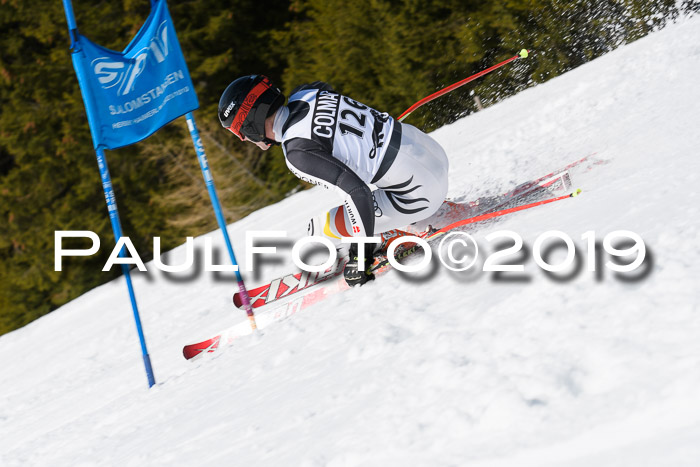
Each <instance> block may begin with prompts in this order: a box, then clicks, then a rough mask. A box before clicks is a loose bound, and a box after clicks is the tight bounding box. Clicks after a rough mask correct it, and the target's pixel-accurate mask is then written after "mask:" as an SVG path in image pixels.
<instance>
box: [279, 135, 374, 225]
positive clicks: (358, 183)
mask: <svg viewBox="0 0 700 467" xmlns="http://www.w3.org/2000/svg"><path fill="white" fill-rule="evenodd" d="M284 145H285V149H286V157H287V162H288V163H289V164H290V165H291V166H292V167H294V169H295V170H296V173H295V175H296V176H297V177H300V178H302V179H303V176H304V175H309V176H310V179H311V180H313V179H318V180H320V181H322V182H325V183H327V184H329V185H334V186H337V187H338V188H340V189H341V190H342V191H344V192H345V193H347V195H348V196H349V197H350V199H351V200H352V204H353V205H354V208H355V209H356V212H355V213H352V212H351V213H348V215H349V216H350V218H351V219H352V216H353V214H356V215H358V216H359V218H360V221H361V222H362V227H363V228H364V231H365V235H366V236H368V237H373V236H374V197H373V196H372V190H370V188H369V186H367V184H366V183H365V182H364V181H363V180H362V179H361V178H360V177H358V176H357V174H356V173H355V172H353V171H352V170H351V169H350V168H349V167H348V166H347V165H345V164H343V163H342V162H341V161H339V160H338V159H336V158H334V157H333V156H332V155H331V154H329V153H328V151H327V150H326V149H324V148H323V146H321V145H320V144H319V143H317V142H315V141H312V140H309V139H306V138H293V139H290V140H289V141H285V143H284ZM346 206H348V205H347V204H346Z"/></svg>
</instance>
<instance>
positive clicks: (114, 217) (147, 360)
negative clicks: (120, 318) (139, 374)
mask: <svg viewBox="0 0 700 467" xmlns="http://www.w3.org/2000/svg"><path fill="white" fill-rule="evenodd" d="M63 10H64V11H65V13H66V21H67V22H68V31H69V33H70V39H71V44H70V47H71V49H73V48H74V47H75V40H76V34H77V30H78V26H77V24H76V22H75V15H74V13H73V5H72V3H71V0H63ZM88 115H89V113H88ZM88 118H89V117H88ZM90 130H91V131H92V126H91V127H90ZM95 154H96V155H97V166H98V167H99V169H100V179H101V180H102V189H103V190H104V193H105V201H106V202H107V211H109V220H110V222H111V223H112V231H113V232H114V242H115V243H117V242H119V239H120V238H121V237H122V225H121V222H120V221H119V212H118V211H117V198H116V197H115V196H114V189H113V188H112V178H111V177H110V176H109V168H108V167H107V160H106V159H105V152H104V148H103V147H102V146H99V147H98V148H97V149H96V150H95ZM119 256H120V257H122V258H123V257H124V256H125V254H124V247H122V249H121V250H120V251H119ZM121 267H122V272H123V273H124V278H125V279H126V287H127V289H128V290H129V299H130V300H131V309H132V310H133V312H134V321H136V331H138V333H139V341H140V342H141V353H142V354H143V364H144V366H145V367H146V376H147V377H148V387H149V388H150V387H153V386H154V385H155V384H156V380H155V377H154V376H153V367H152V366H151V357H150V356H149V355H148V349H147V348H146V338H145V337H144V335H143V328H142V327H141V317H140V316H139V309H138V306H137V305H136V295H135V294H134V285H133V284H132V282H131V274H130V272H129V265H128V264H122V265H121Z"/></svg>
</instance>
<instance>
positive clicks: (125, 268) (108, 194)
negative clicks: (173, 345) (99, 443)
mask: <svg viewBox="0 0 700 467" xmlns="http://www.w3.org/2000/svg"><path fill="white" fill-rule="evenodd" d="M95 154H96V155H97V165H98V167H99V168H100V178H101V179H102V189H103V190H104V192H105V200H106V202H107V210H108V211H109V220H110V221H111V222H112V231H113V232H114V241H115V243H117V242H119V239H120V238H121V237H122V225H121V222H120V221H119V212H118V211H117V198H116V196H115V195H114V188H113V187H112V178H111V177H110V176H109V168H108V167H107V159H105V153H104V149H103V148H102V147H101V146H100V147H98V148H97V150H96V151H95ZM124 250H125V249H124V247H122V248H121V250H120V251H119V256H120V257H122V258H123V257H124V256H125V254H124ZM121 267H122V272H123V273H124V278H125V279H126V288H127V289H128V290H129V299H130V300H131V309H132V310H133V312H134V321H135V322H136V331H137V332H138V333H139V341H140V342H141V353H142V354H143V364H144V366H145V367H146V376H147V377H148V387H149V388H150V387H152V386H153V385H154V384H156V379H155V377H154V376H153V367H152V366H151V357H150V356H149V355H148V349H147V348H146V338H145V337H144V335H143V328H142V327H141V317H140V316H139V309H138V306H137V305H136V295H135V294H134V285H133V284H132V282H131V273H130V272H129V265H128V264H122V265H121Z"/></svg>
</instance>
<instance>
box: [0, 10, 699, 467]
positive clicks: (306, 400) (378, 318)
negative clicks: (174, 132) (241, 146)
mask: <svg viewBox="0 0 700 467" xmlns="http://www.w3.org/2000/svg"><path fill="white" fill-rule="evenodd" d="M698 38H700V17H696V18H692V19H685V20H682V21H680V22H679V23H678V24H675V25H671V26H669V27H667V28H666V29H664V30H663V31H660V32H657V33H654V34H652V35H650V36H648V37H646V38H644V39H642V40H639V41H637V42H635V43H633V44H631V45H629V46H626V47H624V48H621V49H619V50H617V51H615V52H613V53H610V54H608V55H606V56H604V57H602V58H600V59H598V60H595V61H594V62H592V63H589V64H587V65H585V66H582V67H580V68H578V69H576V70H574V71H572V72H570V73H567V74H566V75H564V76H562V77H559V78H556V79H554V80H552V81H550V82H548V83H546V84H544V85H541V86H538V87H536V88H533V89H530V90H528V91H525V92H523V93H521V94H519V95H518V96H516V97H514V98H511V99H509V100H507V101H505V102H503V103H501V104H499V105H496V106H494V107H492V108H489V109H487V110H485V111H483V112H480V113H478V114H475V115H472V116H470V117H468V118H465V119H463V120H460V121H458V122H456V123H454V124H452V125H450V126H448V127H444V128H441V129H440V130H438V131H436V132H435V133H434V134H433V136H434V137H435V138H436V139H438V140H439V141H440V143H441V144H443V146H444V147H445V149H446V150H447V153H448V155H449V156H450V161H451V178H450V183H451V187H450V196H451V197H453V198H459V199H475V198H478V197H480V196H487V195H494V194H498V193H500V192H502V191H505V190H507V189H509V188H512V187H514V186H515V185H516V184H518V183H520V182H524V181H527V180H529V179H532V178H534V177H537V176H539V175H542V174H544V173H547V172H549V171H551V170H553V169H556V168H558V167H560V166H562V165H565V164H566V163H568V162H571V161H573V160H575V159H578V158H580V157H582V156H585V155H587V154H591V153H596V157H597V158H599V159H601V160H604V161H606V162H607V163H606V164H605V165H602V166H599V167H596V168H595V169H594V170H592V171H591V172H588V173H585V174H583V175H582V176H581V177H579V178H578V179H576V180H575V184H576V186H580V187H581V188H582V189H583V190H584V192H583V195H582V196H581V197H579V198H576V199H574V200H566V201H563V202H560V203H554V204H551V205H548V206H545V207H541V208H538V209H533V210H530V211H526V212H523V213H519V214H515V215H512V216H510V217H508V218H503V220H502V221H501V222H499V223H497V224H492V225H488V226H485V227H483V228H482V229H481V230H479V231H478V233H477V234H476V236H477V239H478V240H479V241H480V243H481V242H483V243H484V245H487V242H485V241H484V240H483V237H484V236H485V235H486V234H488V233H490V232H494V231H496V230H501V229H508V230H513V231H515V232H517V233H518V234H520V235H521V236H522V237H523V239H524V241H525V244H526V245H527V246H529V247H530V248H531V247H532V245H533V243H534V241H535V239H536V238H537V236H538V235H540V234H541V233H543V232H545V231H548V230H561V231H563V232H566V233H568V234H569V235H570V236H571V237H572V238H573V239H574V240H575V241H576V244H577V245H578V246H580V247H581V248H582V250H581V251H584V250H583V248H585V243H584V242H583V241H582V240H581V235H582V234H583V233H584V232H587V231H590V230H593V231H595V232H596V238H597V239H599V240H601V241H602V239H603V237H604V236H605V235H606V234H607V233H609V232H611V231H614V230H620V229H625V230H631V231H634V232H636V233H638V234H639V235H640V236H641V237H642V238H643V239H644V241H645V244H646V245H647V247H648V250H649V252H650V255H651V257H652V260H653V262H652V263H651V264H652V267H651V269H650V273H649V274H648V275H647V276H646V277H645V278H642V279H640V280H636V281H622V280H620V279H619V278H617V277H616V276H615V275H614V274H613V273H612V272H610V271H608V270H604V272H603V277H602V279H600V280H598V279H596V274H595V273H590V272H586V271H585V270H584V271H582V272H580V273H579V274H578V275H577V276H576V277H575V278H573V279H571V280H568V281H565V282H555V281H553V280H551V279H549V278H547V277H546V276H545V275H544V274H543V273H542V271H540V270H539V269H538V268H537V267H536V265H535V263H534V261H533V260H532V258H531V256H528V257H527V258H525V260H524V264H525V273H524V276H525V280H521V281H510V282H503V281H495V280H494V278H493V274H492V273H485V272H478V273H476V274H468V275H460V274H454V273H450V272H449V271H447V270H446V269H445V268H443V267H438V268H437V269H436V271H435V272H434V274H432V275H430V277H427V278H426V280H424V281H416V280H412V278H411V277H405V276H401V275H399V274H397V273H395V272H394V273H391V274H389V275H387V276H385V277H384V278H382V279H381V280H378V281H376V282H375V283H373V284H371V285H369V286H367V287H363V288H361V289H358V290H352V291H349V292H348V293H344V294H340V295H337V296H334V297H333V298H331V299H330V300H328V301H327V302H325V303H323V304H322V305H320V306H316V307H315V308H312V309H310V310H308V311H304V312H303V313H299V314H297V315H295V316H293V317H291V318H290V319H287V320H285V321H282V322H279V323H276V324H275V325H273V326H270V327H268V328H266V329H265V330H264V333H263V335H262V336H249V337H246V338H243V339H241V340H240V341H239V342H238V343H237V344H236V345H234V346H232V347H229V348H226V349H224V350H223V351H221V352H218V353H215V354H211V355H208V356H206V357H204V358H202V359H199V360H195V361H191V362H188V361H185V360H184V359H183V358H182V356H181V348H182V345H183V344H186V343H192V342H196V341H197V340H201V339H203V338H207V337H210V336H211V335H213V334H214V333H216V332H217V331H219V330H221V329H223V328H225V327H227V326H230V325H231V324H234V323H236V322H240V321H243V320H245V316H244V314H243V313H242V312H240V311H238V310H235V309H233V307H232V306H231V305H230V296H231V293H232V292H233V290H234V287H233V286H232V284H231V283H230V280H225V278H224V279H221V278H219V279H217V278H215V277H213V276H212V275H210V274H205V273H202V272H201V271H199V272H196V273H193V274H191V275H189V276H185V277H183V276H178V277H173V276H163V275H162V274H158V273H157V272H155V271H151V272H149V273H148V274H137V275H136V276H135V288H136V293H137V297H138V301H139V306H140V309H141V313H142V319H143V325H144V329H145V333H146V338H147V340H148V345H149V350H150V353H151V357H152V361H153V366H154V369H155V373H156V379H157V381H158V384H157V385H156V386H155V387H154V388H152V389H150V390H147V389H146V379H145V375H144V372H143V365H142V362H141V356H140V349H139V346H138V340H137V336H136V332H135V329H134V325H133V321H132V317H131V311H130V307H129V303H128V299H127V295H126V288H125V286H124V283H123V281H122V280H116V281H114V282H112V283H109V284H106V285H104V286H102V287H99V288H97V289H95V290H93V291H91V292H89V293H87V294H85V295H84V296H82V297H80V298H79V299H77V300H75V301H73V302H71V303H69V304H67V305H65V306H64V307H62V308H61V309H59V310H57V311H55V312H53V313H51V314H50V315H48V316H45V317H43V318H41V319H39V320H37V321H35V322H33V323H31V324H30V325H28V326H26V327H24V328H22V329H20V330H18V331H15V332H13V333H10V334H7V335H4V336H2V337H0V368H1V369H2V390H1V391H0V465H3V466H14V465H47V466H48V465H50V466H61V465H71V466H75V465H120V466H122V465H139V466H140V465H209V464H213V463H217V464H219V465H240V466H250V465H255V466H288V465H290V466H291V465H300V466H332V467H338V466H358V465H362V466H404V465H411V466H443V465H444V466H452V465H476V466H512V465H565V466H572V467H573V466H589V465H603V466H615V465H635V466H656V465H674V466H685V465H687V466H690V465H698V464H700V443H698V442H697V440H698V439H699V438H700V396H699V395H698V389H697V388H698V387H700V316H699V312H700V310H699V309H698V292H697V290H698V289H697V276H698V273H699V272H700V271H699V267H698V260H699V259H700V254H699V253H698V240H700V235H699V234H698V231H699V230H698V227H700V226H699V225H698V224H699V216H698V207H697V205H698V204H697V195H698V188H697V187H698V184H697V179H696V178H697V175H698V173H700V170H699V169H700V161H699V159H698V149H697V148H698V147H700V132H698V128H699V127H700V116H699V110H700V87H699V86H698V84H697V83H698V77H699V76H700V42H699V41H698ZM219 177H223V175H221V174H219ZM325 198H326V197H325V194H324V193H323V192H321V191H319V190H310V191H307V192H303V193H299V194H297V195H294V196H293V197H291V198H289V199H287V200H285V201H283V202H281V203H279V204H277V205H274V206H270V207H267V208H265V209H262V210H260V211H258V212H256V213H254V214H252V215H250V216H249V217H247V218H246V219H243V220H241V221H240V222H237V223H235V224H232V225H231V226H229V232H230V233H231V235H232V237H233V239H234V242H235V243H234V244H235V245H242V244H243V238H244V232H245V231H246V230H276V229H277V230H288V231H289V234H290V237H291V238H292V239H294V238H300V237H302V236H303V235H304V230H305V225H306V220H307V219H308V218H309V217H311V216H312V215H314V214H315V213H317V212H319V211H320V210H321V209H322V208H323V207H324V205H322V203H326V205H330V204H332V203H333V202H334V201H335V200H328V199H325ZM319 199H322V201H321V203H319ZM84 227H85V228H86V229H89V226H84ZM208 236H209V237H211V238H213V239H214V242H215V244H218V245H220V243H221V242H220V237H221V235H220V233H219V232H212V233H210V234H208ZM196 241H197V245H198V246H201V245H202V244H203V238H198V239H197V240H196ZM286 251H287V253H288V251H289V250H286ZM238 254H239V256H240V260H241V262H242V263H243V264H245V263H246V261H245V258H243V253H242V251H241V247H240V246H239V247H238ZM582 254H584V253H581V252H579V255H582ZM183 255H184V249H183V248H178V249H176V250H174V251H173V252H171V253H170V254H169V255H168V260H169V261H172V262H173V263H176V262H177V261H178V259H179V258H182V257H183ZM553 262H554V260H553ZM147 266H149V267H151V269H153V268H152V264H150V263H149V264H148V265H147ZM47 267H50V265H47ZM289 269H290V266H289V260H288V259H284V260H280V261H277V262H270V261H267V262H265V263H264V264H261V265H258V272H259V274H258V275H255V274H248V275H247V276H246V277H247V280H248V283H249V286H254V285H256V284H259V283H262V282H264V281H265V279H269V278H271V277H273V276H276V275H278V274H280V273H284V272H287V271H289ZM96 273H97V272H96ZM519 276H521V277H522V276H523V274H519ZM693 284H695V285H693Z"/></svg>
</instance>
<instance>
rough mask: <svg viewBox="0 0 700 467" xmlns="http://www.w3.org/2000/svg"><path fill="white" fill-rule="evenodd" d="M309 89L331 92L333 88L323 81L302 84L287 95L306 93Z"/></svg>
mask: <svg viewBox="0 0 700 467" xmlns="http://www.w3.org/2000/svg"><path fill="white" fill-rule="evenodd" d="M309 89H320V90H321V91H333V86H331V85H330V84H328V83H324V82H323V81H314V82H313V83H309V84H302V85H301V86H297V87H295V88H294V89H293V90H292V92H291V93H289V95H290V96H293V95H294V94H296V93H298V92H299V91H307V90H309Z"/></svg>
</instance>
